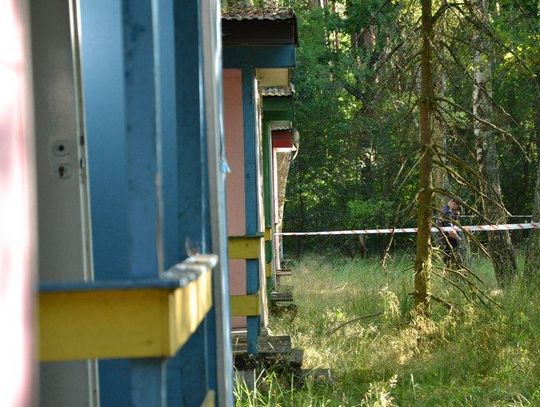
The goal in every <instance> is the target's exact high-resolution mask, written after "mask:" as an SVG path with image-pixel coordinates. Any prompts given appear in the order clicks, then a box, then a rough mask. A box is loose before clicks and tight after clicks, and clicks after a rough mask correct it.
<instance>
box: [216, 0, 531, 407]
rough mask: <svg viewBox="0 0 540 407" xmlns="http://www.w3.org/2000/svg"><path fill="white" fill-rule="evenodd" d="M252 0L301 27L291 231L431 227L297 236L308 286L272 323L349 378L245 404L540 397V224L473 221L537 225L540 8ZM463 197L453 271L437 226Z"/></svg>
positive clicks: (524, 400)
mask: <svg viewBox="0 0 540 407" xmlns="http://www.w3.org/2000/svg"><path fill="white" fill-rule="evenodd" d="M239 3H240V4H241V5H242V4H243V5H246V2H242V1H240V2H238V1H229V2H226V3H225V7H234V6H238V5H239ZM247 3H249V5H250V6H251V7H269V6H272V7H277V6H280V7H290V8H293V9H294V11H295V14H296V17H297V20H298V27H299V40H300V47H299V48H298V50H297V67H296V68H295V69H294V76H293V78H292V82H293V84H294V87H295V90H296V94H295V104H294V108H295V121H294V124H295V127H296V128H297V129H298V131H299V133H300V148H299V153H298V155H297V156H296V157H295V159H294V160H293V161H292V162H291V166H290V171H289V177H288V181H287V195H286V202H285V215H284V226H283V231H284V232H310V231H332V230H351V229H352V230H357V229H375V228H399V227H406V226H413V227H417V228H418V233H416V234H409V235H393V234H387V235H381V236H368V237H367V238H362V239H358V237H355V236H316V237H314V236H298V237H297V236H284V237H283V239H284V242H285V253H284V256H285V258H287V259H289V263H290V265H291V267H292V269H293V277H292V280H291V282H292V284H293V286H294V287H295V288H296V292H300V289H302V290H303V291H302V292H303V294H302V293H300V294H298V295H297V296H299V313H298V315H297V316H296V317H295V319H294V320H293V321H291V320H290V319H287V318H285V319H283V318H277V319H276V320H275V321H274V323H275V324H276V326H277V330H278V331H280V332H281V331H283V332H289V333H290V332H291V330H292V332H293V333H291V335H293V337H294V338H296V340H297V341H299V342H300V343H302V344H303V345H304V347H305V348H307V349H311V350H312V356H314V359H315V362H313V366H321V364H322V365H331V367H332V369H334V370H335V373H336V381H335V383H334V384H332V385H331V386H329V387H325V388H324V389H322V390H321V389H317V388H315V387H309V388H308V390H307V391H306V390H304V391H303V392H300V393H299V392H298V391H293V390H292V389H293V387H290V388H287V386H285V387H281V388H280V389H281V390H280V393H279V396H278V395H276V393H275V392H274V393H272V392H267V393H264V392H263V393H264V394H259V395H258V396H254V395H253V394H252V393H250V394H249V395H248V393H247V391H246V389H240V390H239V394H240V400H243V401H244V402H245V404H246V405H284V406H285V405H299V406H300V405H336V406H338V405H340V406H341V405H343V406H345V405H373V406H393V405H428V406H429V405H540V394H539V392H538V388H539V386H540V366H539V365H538V357H539V356H540V349H539V348H538V340H539V339H540V332H539V331H540V326H539V325H540V310H539V307H538V296H537V295H536V294H535V293H536V291H538V290H537V287H538V268H539V266H540V231H538V230H535V229H526V230H522V231H489V232H474V233H472V232H468V231H467V230H465V229H464V228H463V227H462V226H463V225H502V224H527V223H531V222H532V224H533V225H534V224H536V223H538V222H539V221H540V154H539V153H540V41H539V40H540V8H539V7H540V5H539V2H538V1H536V0H534V1H531V0H499V1H495V0H456V1H452V0H443V1H437V0H418V1H408V0H404V1H396V0H342V1H340V0H303V1H301V0H298V1H297V0H290V1H270V2H268V1H266V2H257V1H253V2H247ZM451 199H454V200H455V201H456V202H458V203H459V211H460V218H459V220H457V219H453V220H452V221H451V222H450V223H451V224H452V225H454V227H455V229H456V230H458V233H459V235H460V237H461V240H462V241H463V243H462V244H460V249H459V250H460V254H459V260H460V261H459V262H458V263H459V264H457V265H456V264H454V265H451V266H450V267H449V266H448V264H447V262H446V261H445V259H444V250H442V249H441V246H444V244H441V243H440V237H438V236H440V235H442V233H437V232H435V233H434V232H433V231H432V227H434V226H435V227H437V218H438V217H440V211H441V208H442V207H443V206H444V205H445V204H446V203H447V202H448V201H449V200H451ZM360 254H363V255H366V254H367V259H361V258H360V256H359V255H360ZM295 268H297V269H298V270H300V271H298V273H296V274H295ZM305 281H309V283H306V282H305ZM316 287H317V288H318V291H315V288H316ZM340 290H342V291H340ZM339 292H341V295H338V293H339ZM313 298H317V299H318V301H313ZM314 302H317V304H314ZM302 305H303V306H304V309H302ZM372 316H374V317H373V318H371V317H372ZM364 317H366V318H365V319H364ZM428 321H429V322H428ZM349 322H351V323H350V324H349ZM309 324H311V325H309ZM342 325H343V327H342ZM332 327H339V331H338V332H337V333H336V334H335V335H334V332H333V331H332V330H331V329H330V328H332ZM329 332H332V338H330V335H328V333H329ZM461 334H463V335H461ZM468 335H470V336H468ZM469 338H470V339H469ZM389 344H390V345H389ZM383 348H384V349H385V350H384V351H383V350H382V349H383ZM397 348H399V350H396V349H397ZM368 349H369V350H370V352H371V353H370V352H368ZM340 352H341V353H343V352H345V353H346V354H348V355H349V356H343V355H340V356H337V355H338V354H339V353H340ZM278 388H279V386H278Z"/></svg>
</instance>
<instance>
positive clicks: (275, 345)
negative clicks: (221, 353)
mask: <svg viewBox="0 0 540 407" xmlns="http://www.w3.org/2000/svg"><path fill="white" fill-rule="evenodd" d="M232 346H233V354H234V355H238V354H242V353H247V339H246V336H245V335H233V338H232ZM257 348H258V350H259V354H260V355H265V354H271V353H289V352H290V351H291V349H292V342H291V337H290V336H286V335H283V336H266V335H264V336H260V337H259V341H258V344H257Z"/></svg>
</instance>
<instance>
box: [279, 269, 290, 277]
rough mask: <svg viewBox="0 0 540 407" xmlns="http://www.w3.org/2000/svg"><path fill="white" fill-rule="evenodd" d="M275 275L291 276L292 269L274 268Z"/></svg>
mask: <svg viewBox="0 0 540 407" xmlns="http://www.w3.org/2000/svg"><path fill="white" fill-rule="evenodd" d="M276 276H278V277H289V276H292V270H291V269H281V270H276Z"/></svg>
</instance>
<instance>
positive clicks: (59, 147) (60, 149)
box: [58, 144, 66, 153]
mask: <svg viewBox="0 0 540 407" xmlns="http://www.w3.org/2000/svg"><path fill="white" fill-rule="evenodd" d="M65 149H66V147H65V146H64V145H63V144H60V145H59V146H58V151H60V152H61V153H63V152H64V150H65Z"/></svg>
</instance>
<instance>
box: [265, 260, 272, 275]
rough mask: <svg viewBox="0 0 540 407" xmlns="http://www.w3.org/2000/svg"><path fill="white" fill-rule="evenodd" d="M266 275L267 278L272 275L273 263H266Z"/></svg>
mask: <svg viewBox="0 0 540 407" xmlns="http://www.w3.org/2000/svg"><path fill="white" fill-rule="evenodd" d="M264 275H265V276H266V278H270V277H272V263H266V264H265V265H264Z"/></svg>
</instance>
